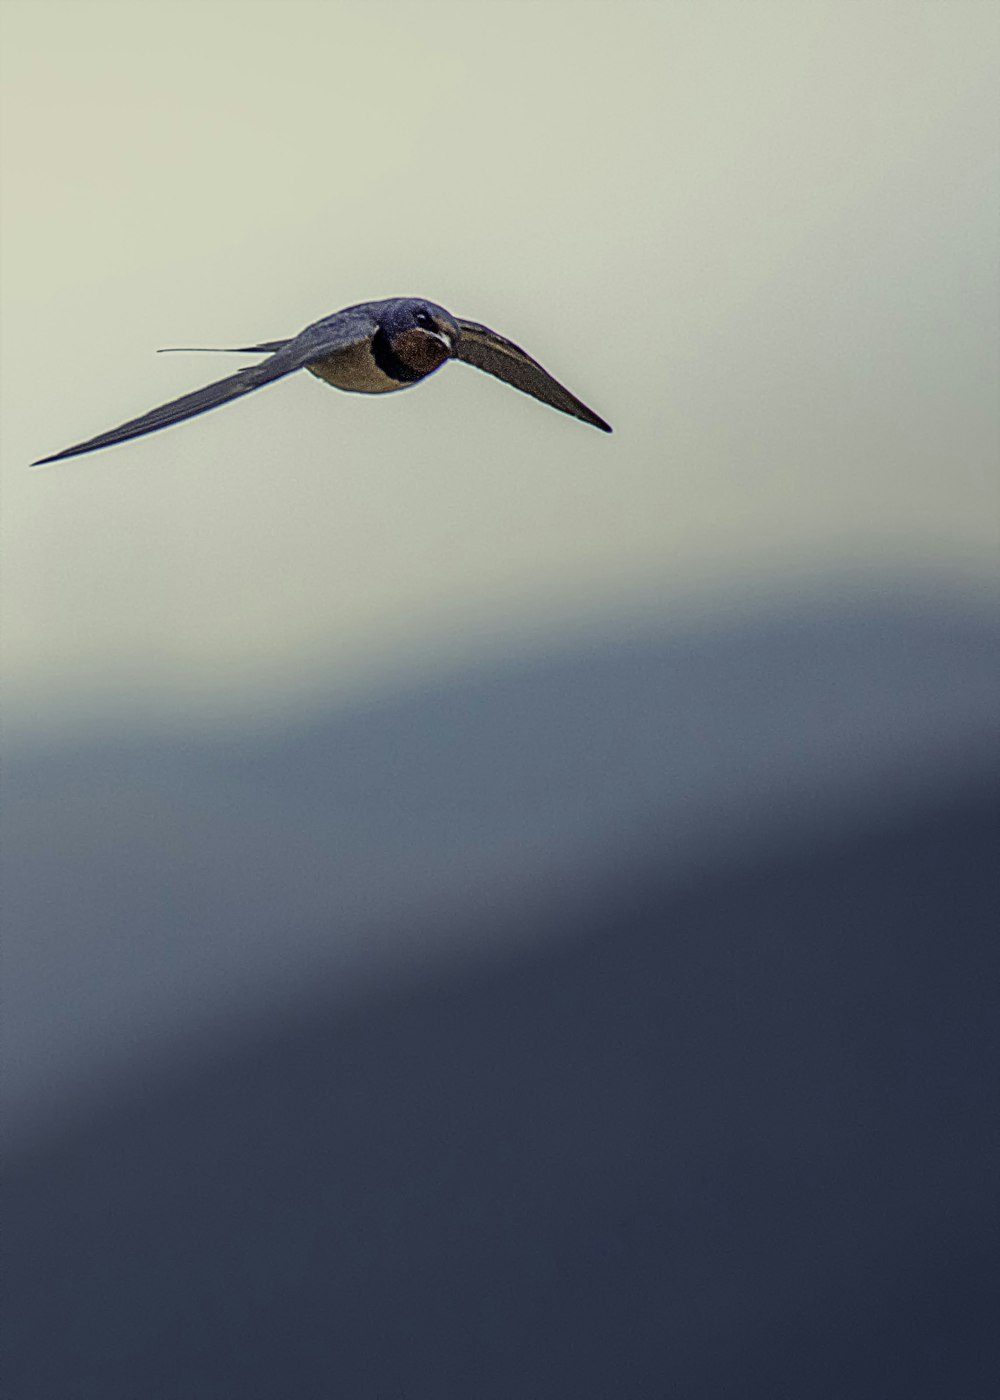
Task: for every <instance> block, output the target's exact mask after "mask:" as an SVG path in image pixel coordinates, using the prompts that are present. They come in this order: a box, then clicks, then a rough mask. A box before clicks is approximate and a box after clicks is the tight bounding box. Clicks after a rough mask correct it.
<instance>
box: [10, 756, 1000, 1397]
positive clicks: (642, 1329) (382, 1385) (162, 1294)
mask: <svg viewBox="0 0 1000 1400" xmlns="http://www.w3.org/2000/svg"><path fill="white" fill-rule="evenodd" d="M998 835H1000V824H998V820H997V803H996V793H995V791H994V790H993V789H992V788H991V787H987V786H986V785H985V784H983V785H981V786H976V785H973V786H970V787H968V788H967V789H966V790H965V791H961V792H960V791H954V792H953V793H952V794H951V796H950V798H949V799H948V800H947V801H942V802H941V803H939V804H938V806H937V808H936V810H933V811H925V812H923V813H922V814H921V815H919V816H913V815H911V816H909V817H903V816H901V815H900V814H896V816H895V817H894V818H892V819H891V820H890V819H886V818H883V819H882V820H880V821H879V822H876V823H870V824H868V825H866V826H864V827H863V828H861V829H858V830H856V831H855V832H854V833H853V834H850V835H847V834H843V833H842V834H841V835H839V836H837V837H830V838H828V839H825V840H822V841H819V842H817V843H814V845H813V846H812V848H811V849H810V850H808V851H801V850H800V851H798V852H795V853H793V854H792V855H791V856H788V857H784V858H783V857H782V856H781V855H776V854H772V855H771V856H770V857H769V858H767V859H765V860H761V861H760V862H758V863H757V864H756V865H755V866H752V867H747V868H744V869H742V870H732V869H721V870H705V871H704V872H703V873H702V874H701V875H700V876H696V877H692V878H689V879H687V880H684V881H681V882H678V881H676V880H674V879H668V878H665V877H664V875H663V873H662V863H661V861H660V859H659V855H658V841H657V840H651V841H650V842H649V843H648V845H647V848H646V850H645V852H644V853H641V854H640V855H638V856H637V857H636V860H635V862H634V864H633V865H632V867H631V868H630V869H628V870H622V871H621V872H620V873H619V876H618V878H616V879H611V880H608V881H607V882H605V883H604V885H603V887H602V888H601V889H600V891H599V892H598V893H596V894H594V893H593V892H592V893H591V895H590V896H589V897H588V898H587V899H586V901H577V900H574V899H573V898H571V897H570V898H567V899H566V900H565V901H564V903H563V904H562V906H561V907H560V908H559V909H558V910H556V911H553V909H551V908H549V909H547V910H546V911H545V912H544V914H543V915H542V916H541V918H542V921H543V922H544V923H545V925H546V927H545V928H544V929H538V930H536V932H539V933H544V934H545V937H544V938H540V939H538V940H537V941H536V942H535V943H534V945H533V946H531V947H528V948H526V947H523V946H522V947H521V949H520V951H519V952H516V953H515V952H511V953H509V954H508V956H506V957H504V958H500V959H498V960H497V961H495V962H493V963H491V964H487V965H482V966H480V967H478V968H472V967H468V966H466V967H464V968H456V969H454V970H452V971H450V972H449V971H446V970H439V972H438V973H437V974H436V975H433V976H431V975H428V976H426V977H425V978H424V979H423V980H422V981H421V980H418V981H417V982H415V983H413V984H412V985H410V986H409V987H408V988H402V987H399V988H397V989H396V991H395V992H393V993H391V994H388V993H387V994H386V995H385V996H384V997H383V998H381V999H379V998H373V999H370V1000H369V1001H367V1002H366V1003H363V1004H359V1005H358V1006H357V1007H356V1008H355V1010H354V1011H353V1012H351V1013H346V1012H344V1011H343V1009H341V1012H340V1014H339V1015H338V1014H330V1010H329V1008H325V1007H324V1006H323V1004H322V998H318V999H313V1001H312V1002H311V1003H303V1004H302V1006H301V1007H300V1009H299V1012H298V1014H297V1015H294V1016H289V1017H287V1019H285V1020H284V1021H283V1023H282V1024H281V1025H276V1026H274V1027H273V1028H272V1029H271V1030H270V1031H269V1032H267V1033H261V1034H259V1035H258V1036H257V1037H255V1038H252V1039H244V1040H242V1041H241V1042H239V1043H235V1044H233V1045H231V1046H230V1047H229V1048H228V1049H227V1050H225V1051H219V1052H217V1053H215V1054H214V1055H212V1056H210V1057H207V1058H206V1059H205V1062H204V1063H203V1064H201V1065H200V1066H198V1067H197V1068H196V1069H194V1070H190V1071H186V1072H182V1073H179V1074H178V1075H177V1076H175V1078H174V1079H173V1081H172V1082H166V1083H159V1084H158V1085H157V1087H156V1088H155V1089H154V1091H152V1092H149V1093H147V1094H142V1093H134V1094H132V1095H130V1096H127V1097H123V1098H122V1100H121V1101H120V1102H119V1103H117V1104H116V1105H114V1106H113V1107H108V1108H106V1109H105V1110H104V1111H102V1112H100V1113H98V1114H95V1115H94V1116H93V1118H92V1120H91V1121H90V1122H89V1123H87V1124H86V1125H85V1126H82V1127H77V1128H75V1129H73V1130H69V1131H67V1132H65V1133H64V1134H63V1135H61V1136H59V1137H58V1138H55V1139H51V1140H50V1141H49V1143H48V1146H47V1147H45V1148H44V1149H43V1150H40V1151H38V1152H36V1153H28V1154H27V1155H24V1156H22V1157H21V1158H20V1159H19V1160H17V1161H16V1162H15V1164H14V1165H13V1166H12V1167H10V1168H8V1171H7V1174H6V1192H7V1198H8V1207H7V1208H8V1212H9V1224H8V1226H7V1229H6V1231H5V1235H6V1246H5V1256H6V1262H5V1267H4V1278H5V1283H6V1287H7V1290H8V1295H9V1296H8V1299H7V1304H6V1309H5V1311H6V1315H7V1322H6V1326H5V1334H6V1345H5V1352H6V1360H5V1366H4V1370H5V1377H6V1379H5V1386H4V1391H5V1394H6V1395H8V1396H10V1397H11V1400H28V1397H38V1400H41V1397H45V1400H49V1397H53V1396H57V1395H58V1396H70V1395H80V1396H83V1395H88V1396H89V1395H94V1396H101V1397H102V1400H133V1397H135V1396H136V1395H139V1394H141V1395H143V1396H144V1397H149V1400H167V1397H171V1400H181V1397H184V1400H188V1397H191V1396H199V1397H201V1396H204V1397H209V1396H213V1397H214V1396H218V1397H223V1396H234V1395H239V1396H241V1397H256V1396H278V1395H282V1396H284V1395H295V1396H317V1397H318V1396H330V1395H352V1396H354V1395H357V1396H361V1395H372V1396H375V1395H379V1396H381V1395H406V1396H407V1397H427V1400H466V1397H471V1396H475V1397H496V1400H500V1397H509V1396H512V1395H539V1396H541V1395H553V1396H556V1395H558V1396H562V1395H567V1396H570V1395H572V1396H574V1397H594V1400H598V1397H601V1398H602V1400H603V1397H606V1396H610V1395H614V1396H617V1397H633V1396H634V1397H640V1396H641V1397H646V1396H652V1395H657V1396H659V1395H670V1394H678V1395H697V1396H700V1397H720V1400H721V1397H723V1396H725V1397H729V1396H732V1395H734V1394H739V1395H741V1396H748V1397H760V1400H770V1397H773V1396H774V1395H778V1394H788V1395H799V1396H809V1397H815V1400H827V1398H828V1400H836V1398H838V1397H846V1396H851V1397H860V1398H861V1400H866V1398H867V1397H870V1400H876V1398H877V1400H884V1397H887V1396H899V1397H908V1398H909V1400H913V1398H914V1397H916V1398H917V1400H922V1397H927V1400H931V1397H933V1400H939V1397H940V1396H942V1395H949V1396H962V1397H964V1400H977V1397H982V1400H986V1397H988V1396H992V1395H993V1394H994V1393H995V1379H996V1364H997V1361H998V1359H1000V1355H998V1344H997V1331H996V1325H995V1308H994V1303H995V1287H994V1286H995V1283H996V1281H997V1280H996V1257H997V1253H996V1252H997V1246H998V1244H1000V1239H998V1228H997V1227H998V1220H997V1193H996V1179H997V1165H998V1164H997V1158H996V1139H995V1129H994V1124H995V1111H996V1069H997V1063H998V1050H1000V1027H998V1021H997V1017H996V1013H995V987H996V985H997V974H998V972H1000V955H998V940H997V936H996V927H997V920H996V913H997V901H996V853H997V849H998V846H997V837H998ZM523 917H524V918H525V919H526V920H527V921H528V923H529V925H530V923H531V921H532V919H533V918H534V917H539V916H538V914H537V911H533V910H532V909H531V907H530V906H529V907H526V908H525V909H524V911H523ZM470 931H471V930H470ZM553 935H555V936H553Z"/></svg>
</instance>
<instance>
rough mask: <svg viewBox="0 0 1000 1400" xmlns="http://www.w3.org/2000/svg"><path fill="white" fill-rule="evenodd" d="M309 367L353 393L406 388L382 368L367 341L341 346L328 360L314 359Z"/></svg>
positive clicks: (385, 391) (332, 382)
mask: <svg viewBox="0 0 1000 1400" xmlns="http://www.w3.org/2000/svg"><path fill="white" fill-rule="evenodd" d="M306 368H307V369H308V371H309V373H310V374H315V375H316V377H317V378H318V379H324V380H326V382H327V384H332V385H333V387H334V388H335V389H346V390H347V391H348V393H352V394H388V393H391V391H392V390H393V389H405V388H406V385H405V384H401V383H400V381H399V380H398V379H390V377H389V376H388V375H387V374H385V373H384V372H383V371H382V370H380V369H379V367H378V365H377V364H376V363H375V358H374V356H373V355H372V352H371V349H370V348H369V346H368V343H367V342H364V343H362V344H361V345H352V346H351V347H350V349H348V350H338V351H337V353H336V354H335V355H328V356H327V357H326V359H325V360H314V361H313V363H312V364H310V365H307V366H306Z"/></svg>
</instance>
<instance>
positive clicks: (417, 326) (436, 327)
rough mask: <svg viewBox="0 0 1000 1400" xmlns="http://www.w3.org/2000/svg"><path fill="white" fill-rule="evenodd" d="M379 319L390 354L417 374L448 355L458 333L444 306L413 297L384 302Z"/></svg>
mask: <svg viewBox="0 0 1000 1400" xmlns="http://www.w3.org/2000/svg"><path fill="white" fill-rule="evenodd" d="M379 321H380V329H381V331H382V332H383V333H384V334H385V336H386V338H387V340H388V343H389V345H390V347H391V349H392V352H393V354H394V355H396V356H397V357H398V358H399V360H401V361H402V363H403V364H404V365H405V366H406V368H407V369H408V370H410V371H411V372H413V373H414V374H416V375H419V376H423V375H425V374H430V372H431V371H432V370H435V369H437V368H438V366H439V365H443V364H444V362H445V360H447V359H450V357H451V356H452V355H453V354H454V352H455V347H456V345H457V344H458V338H459V335H460V334H461V332H460V330H459V327H458V324H457V322H456V321H455V319H454V317H453V316H450V315H449V314H448V312H447V311H445V309H444V307H443V306H436V305H435V304H434V302H432V301H421V300H418V299H417V298H416V297H399V298H397V299H396V300H395V301H390V302H387V303H386V306H385V309H384V311H383V312H382V315H381V316H380V318H379Z"/></svg>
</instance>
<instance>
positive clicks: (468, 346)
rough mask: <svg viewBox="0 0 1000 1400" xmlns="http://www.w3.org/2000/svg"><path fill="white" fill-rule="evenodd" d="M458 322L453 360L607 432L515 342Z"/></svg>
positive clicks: (589, 410)
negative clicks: (457, 337)
mask: <svg viewBox="0 0 1000 1400" xmlns="http://www.w3.org/2000/svg"><path fill="white" fill-rule="evenodd" d="M458 324H459V328H460V330H461V332H462V334H461V335H460V336H459V340H458V345H457V347H456V349H455V358H456V359H458V360H464V361H465V363H466V364H467V365H475V367H476V369H482V370H485V371H486V373H487V374H493V375H495V376H496V377H497V379H502V380H503V381H504V383H505V384H510V385H512V386H513V387H514V388H515V389H520V390H521V392H522V393H524V394H531V396H532V397H533V398H536V399H541V401H542V403H547V404H550V405H551V406H552V408H558V409H559V411H560V412H561V413H568V414H570V416H571V417H573V418H580V419H582V420H583V422H584V423H592V424H593V426H594V427H595V428H600V429H601V431H602V432H605V433H610V432H611V425H610V424H609V423H605V421H604V419H603V418H599V417H598V415H597V414H596V413H595V412H594V410H593V409H592V408H588V407H587V405H586V404H585V403H581V402H580V400H579V399H578V398H577V397H576V395H575V394H571V393H570V391H569V390H568V389H566V388H564V387H563V385H562V384H560V383H559V381H558V380H556V379H553V378H552V376H551V374H549V372H548V370H544V369H542V366H541V365H540V364H539V363H538V361H537V360H533V359H532V358H531V356H530V355H529V354H528V353H527V352H526V351H524V350H522V349H521V347H520V346H519V345H515V344H514V342H513V341H511V340H507V339H505V338H504V336H502V335H497V333H496V331H491V330H490V328H489V327H488V326H480V325H478V324H477V322H475V321H463V320H461V318H459V322H458Z"/></svg>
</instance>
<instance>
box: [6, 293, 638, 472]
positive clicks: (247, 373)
mask: <svg viewBox="0 0 1000 1400" xmlns="http://www.w3.org/2000/svg"><path fill="white" fill-rule="evenodd" d="M169 348H170V349H171V350H191V351H202V350H204V351H210V352H212V353H220V354H240V355H266V356H267V358H266V359H264V360H261V361H260V362H259V363H257V364H255V365H249V366H247V367H246V368H244V369H241V370H237V372H236V373H235V374H231V375H229V376H228V377H227V378H225V379H219V380H216V381H215V382H214V383H212V384H207V385H205V387H204V388H203V389H196V390H195V391H194V392H193V393H190V394H183V395H182V396H181V397H180V398H179V399H172V400H171V401H170V402H169V403H165V404H161V405H160V407H159V408H153V409H150V411H149V412H148V413H144V414H143V415H142V416H141V417H140V418H133V419H131V420H130V421H129V422H127V423H122V424H121V425H120V426H119V427H117V428H111V429H110V430H109V431H108V432H106V433H98V434H97V436H96V437H92V438H88V439H87V440H86V441H85V442H78V443H76V444H75V445H74V446H73V447H66V448H63V450H62V451H61V452H54V453H53V454H52V455H51V456H49V457H40V458H39V460H38V461H37V462H33V463H32V466H35V467H41V466H44V465H46V464H47V463H49V462H58V461H61V460H62V459H63V458H65V457H78V456H80V455H81V454H82V453H84V452H96V451H98V450H99V449H100V448H103V447H112V446H114V444H116V443H119V442H127V441H128V440H129V439H130V438H137V437H142V436H144V435H145V434H146V433H155V432H158V431H159V430H160V429H161V428H169V427H170V426H171V425H172V424H174V423H180V422H182V421H183V420H184V419H185V418H194V417H195V416H196V415H197V414H199V413H206V412H207V411H208V410H209V409H210V408H218V407H219V405H220V404H224V403H229V402H231V400H233V399H238V398H240V397H241V396H242V395H243V394H249V393H251V392H252V391H253V390H254V389H261V388H263V386H264V385H265V384H270V383H272V382H273V381H274V380H276V379H282V378H283V377H284V376H285V375H286V374H292V373H293V372H294V371H295V370H299V369H306V370H308V371H309V372H310V374H314V375H316V376H317V378H319V379H322V380H325V382H326V383H327V384H332V385H333V387H334V388H335V389H345V390H347V391H348V392H350V393H358V394H385V393H391V392H392V391H394V390H396V389H406V388H409V387H410V385H412V384H417V383H419V382H420V380H422V379H426V378H427V376H428V375H429V374H433V373H434V371H435V370H437V369H440V367H441V366H442V365H443V364H444V363H445V362H446V361H447V360H461V361H462V362H463V363H464V364H467V365H474V366H475V368H476V369H481V370H485V372H486V373H487V374H492V375H494V376H495V377H496V378H497V379H502V380H503V381H504V383H505V384H510V385H511V386H512V387H513V388H515V389H520V390H521V391H522V393H525V394H530V395H531V396H532V397H533V398H536V399H540V400H541V402H542V403H546V404H549V405H550V406H551V407H552V408H555V409H558V410H559V411H560V412H561V413H568V414H569V415H570V416H571V417H573V418H579V419H580V420H581V421H582V422H584V423H590V424H592V425H593V427H595V428H600V429H601V431H602V432H605V433H610V432H611V431H612V429H611V425H610V424H609V423H606V422H605V421H604V419H603V418H601V417H599V416H598V414H596V413H595V412H594V411H593V409H591V408H588V407H587V405H586V404H585V403H582V402H581V400H580V399H578V398H577V397H576V396H575V395H574V394H571V393H570V391H569V390H568V389H566V388H564V387H563V385H562V384H560V383H559V382H558V380H556V379H553V377H552V375H551V374H549V372H548V371H547V370H545V369H543V368H542V366H541V365H540V364H539V363H538V361H537V360H534V359H532V357H531V356H530V355H529V354H528V353H527V351H525V350H522V349H521V347H520V346H519V345H515V344H514V342H513V341H512V340H508V339H507V338H506V337H505V336H502V335H498V334H497V332H496V331H491V330H490V329H489V327H488V326H483V325H480V324H479V322H478V321H466V320H463V319H462V318H461V317H459V316H453V315H452V314H451V313H450V312H448V311H445V309H444V307H442V306H438V305H437V304H436V303H435V302H432V301H424V300H423V299H422V298H419V297H390V298H388V299H387V300H384V301H366V302H361V303H359V304H358V305H357V306H347V307H345V308H344V309H343V310H342V311H335V312H334V313H333V315H331V316H324V317H323V318H322V320H319V321H314V322H313V323H312V324H311V325H309V326H306V328H305V329H304V330H302V331H300V332H299V334H298V335H296V336H293V337H292V338H290V339H287V340H267V341H262V342H261V343H260V344H258V345H241V346H171V347H169Z"/></svg>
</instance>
